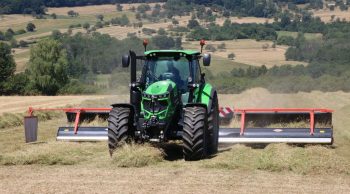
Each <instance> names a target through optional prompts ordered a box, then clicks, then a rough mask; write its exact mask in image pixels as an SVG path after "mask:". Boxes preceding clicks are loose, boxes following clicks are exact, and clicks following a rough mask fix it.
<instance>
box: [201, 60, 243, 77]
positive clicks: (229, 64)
mask: <svg viewBox="0 0 350 194" xmlns="http://www.w3.org/2000/svg"><path fill="white" fill-rule="evenodd" d="M249 66H250V65H247V64H244V63H238V62H236V61H234V60H229V59H226V58H223V57H218V56H212V61H211V63H210V66H209V67H206V69H208V70H210V71H211V72H212V73H213V74H214V75H217V74H219V73H221V72H230V71H231V70H232V69H238V68H243V69H246V68H248V67H249Z"/></svg>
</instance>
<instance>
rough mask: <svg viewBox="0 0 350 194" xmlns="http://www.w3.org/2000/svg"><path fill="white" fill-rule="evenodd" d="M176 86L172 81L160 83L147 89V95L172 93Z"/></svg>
mask: <svg viewBox="0 0 350 194" xmlns="http://www.w3.org/2000/svg"><path fill="white" fill-rule="evenodd" d="M175 86H176V84H175V83H174V82H173V81H171V80H164V81H158V82H155V83H153V84H151V85H150V86H148V87H147V89H146V91H145V93H146V94H148V95H162V94H165V93H167V92H170V91H171V90H173V89H174V88H175Z"/></svg>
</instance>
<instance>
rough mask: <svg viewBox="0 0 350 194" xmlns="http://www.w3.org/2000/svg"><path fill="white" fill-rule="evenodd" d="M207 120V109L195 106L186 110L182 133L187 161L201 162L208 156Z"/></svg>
mask: <svg viewBox="0 0 350 194" xmlns="http://www.w3.org/2000/svg"><path fill="white" fill-rule="evenodd" d="M207 120H208V118H207V110H206V108H204V107H199V106H195V107H187V108H186V109H185V112H184V126H183V133H182V141H183V154H184V158H185V160H187V161H193V160H200V159H202V158H205V157H206V156H207Z"/></svg>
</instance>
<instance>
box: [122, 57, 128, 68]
mask: <svg viewBox="0 0 350 194" xmlns="http://www.w3.org/2000/svg"><path fill="white" fill-rule="evenodd" d="M129 64H130V56H129V55H123V57H122V66H123V67H129Z"/></svg>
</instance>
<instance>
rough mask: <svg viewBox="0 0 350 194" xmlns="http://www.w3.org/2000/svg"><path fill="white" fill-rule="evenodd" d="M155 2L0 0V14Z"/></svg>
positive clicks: (125, 0)
mask: <svg viewBox="0 0 350 194" xmlns="http://www.w3.org/2000/svg"><path fill="white" fill-rule="evenodd" d="M148 2H159V1H157V0H1V1H0V14H40V15H41V14H45V12H46V11H47V9H46V7H74V6H85V5H101V4H116V3H148Z"/></svg>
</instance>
